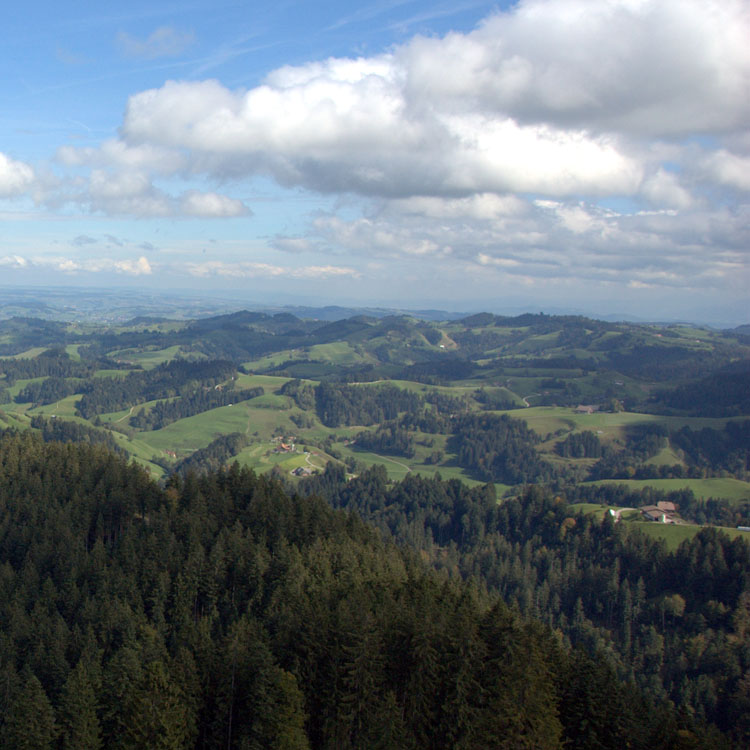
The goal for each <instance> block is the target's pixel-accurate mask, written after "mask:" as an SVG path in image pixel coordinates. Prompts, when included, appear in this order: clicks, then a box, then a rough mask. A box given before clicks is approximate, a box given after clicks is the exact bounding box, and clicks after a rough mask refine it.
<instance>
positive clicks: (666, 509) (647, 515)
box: [639, 502, 680, 523]
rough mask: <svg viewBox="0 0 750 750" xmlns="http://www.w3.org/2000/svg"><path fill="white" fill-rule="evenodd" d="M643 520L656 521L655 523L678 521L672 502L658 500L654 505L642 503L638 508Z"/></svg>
mask: <svg viewBox="0 0 750 750" xmlns="http://www.w3.org/2000/svg"><path fill="white" fill-rule="evenodd" d="M639 510H640V511H641V515H642V516H643V519H644V520H645V521H656V522H657V523H679V521H680V517H679V515H678V514H677V510H676V508H675V505H674V503H668V502H659V503H657V504H656V505H644V506H643V507H641V508H639Z"/></svg>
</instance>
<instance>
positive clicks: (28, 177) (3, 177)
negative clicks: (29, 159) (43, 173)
mask: <svg viewBox="0 0 750 750" xmlns="http://www.w3.org/2000/svg"><path fill="white" fill-rule="evenodd" d="M33 182H34V170H33V169H32V168H31V167H30V166H29V165H28V164H24V162H22V161H16V160H15V159H11V158H10V157H8V156H6V155H5V154H3V153H0V198H10V197H12V196H15V195H20V194H21V193H23V192H25V191H27V190H28V189H29V188H30V187H31V186H32V183H33Z"/></svg>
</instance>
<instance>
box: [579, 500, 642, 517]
mask: <svg viewBox="0 0 750 750" xmlns="http://www.w3.org/2000/svg"><path fill="white" fill-rule="evenodd" d="M568 509H569V510H570V511H571V512H573V513H575V514H580V515H584V516H588V515H591V514H596V515H598V516H599V517H600V518H604V514H605V513H607V512H609V511H610V510H614V511H618V510H619V511H621V516H620V517H621V518H622V520H623V521H634V520H636V519H638V518H640V515H641V514H640V511H639V510H637V509H636V508H626V509H624V510H623V509H622V508H620V507H619V506H617V505H599V504H598V503H571V504H570V505H569V506H568Z"/></svg>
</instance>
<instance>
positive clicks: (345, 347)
mask: <svg viewBox="0 0 750 750" xmlns="http://www.w3.org/2000/svg"><path fill="white" fill-rule="evenodd" d="M307 356H308V358H309V359H317V360H320V361H321V362H330V363H331V364H334V365H353V364H360V363H362V362H370V361H372V359H371V358H369V357H366V356H365V355H364V354H360V353H358V352H357V351H355V350H354V349H353V348H352V347H351V345H350V344H349V343H348V342H346V341H336V342H333V343H331V344H316V345H315V346H311V347H310V350H309V354H308V355H307Z"/></svg>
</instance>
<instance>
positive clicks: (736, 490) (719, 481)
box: [583, 477, 750, 502]
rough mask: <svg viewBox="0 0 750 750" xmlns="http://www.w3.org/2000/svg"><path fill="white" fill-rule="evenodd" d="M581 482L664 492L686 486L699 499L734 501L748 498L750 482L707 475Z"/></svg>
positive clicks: (749, 496) (749, 497) (749, 498)
mask: <svg viewBox="0 0 750 750" xmlns="http://www.w3.org/2000/svg"><path fill="white" fill-rule="evenodd" d="M583 484H594V485H601V484H624V485H626V486H627V487H630V488H631V489H634V490H641V489H643V488H644V487H653V488H654V489H657V490H663V491H664V492H674V491H675V490H682V489H685V488H688V489H690V490H692V491H693V494H694V495H695V496H696V497H697V498H700V499H701V500H706V499H708V498H709V497H715V498H723V499H725V500H730V501H734V502H740V501H741V500H750V482H742V481H741V480H739V479H733V478H731V477H709V478H708V479H600V480H598V481H596V482H584V483H583Z"/></svg>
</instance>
